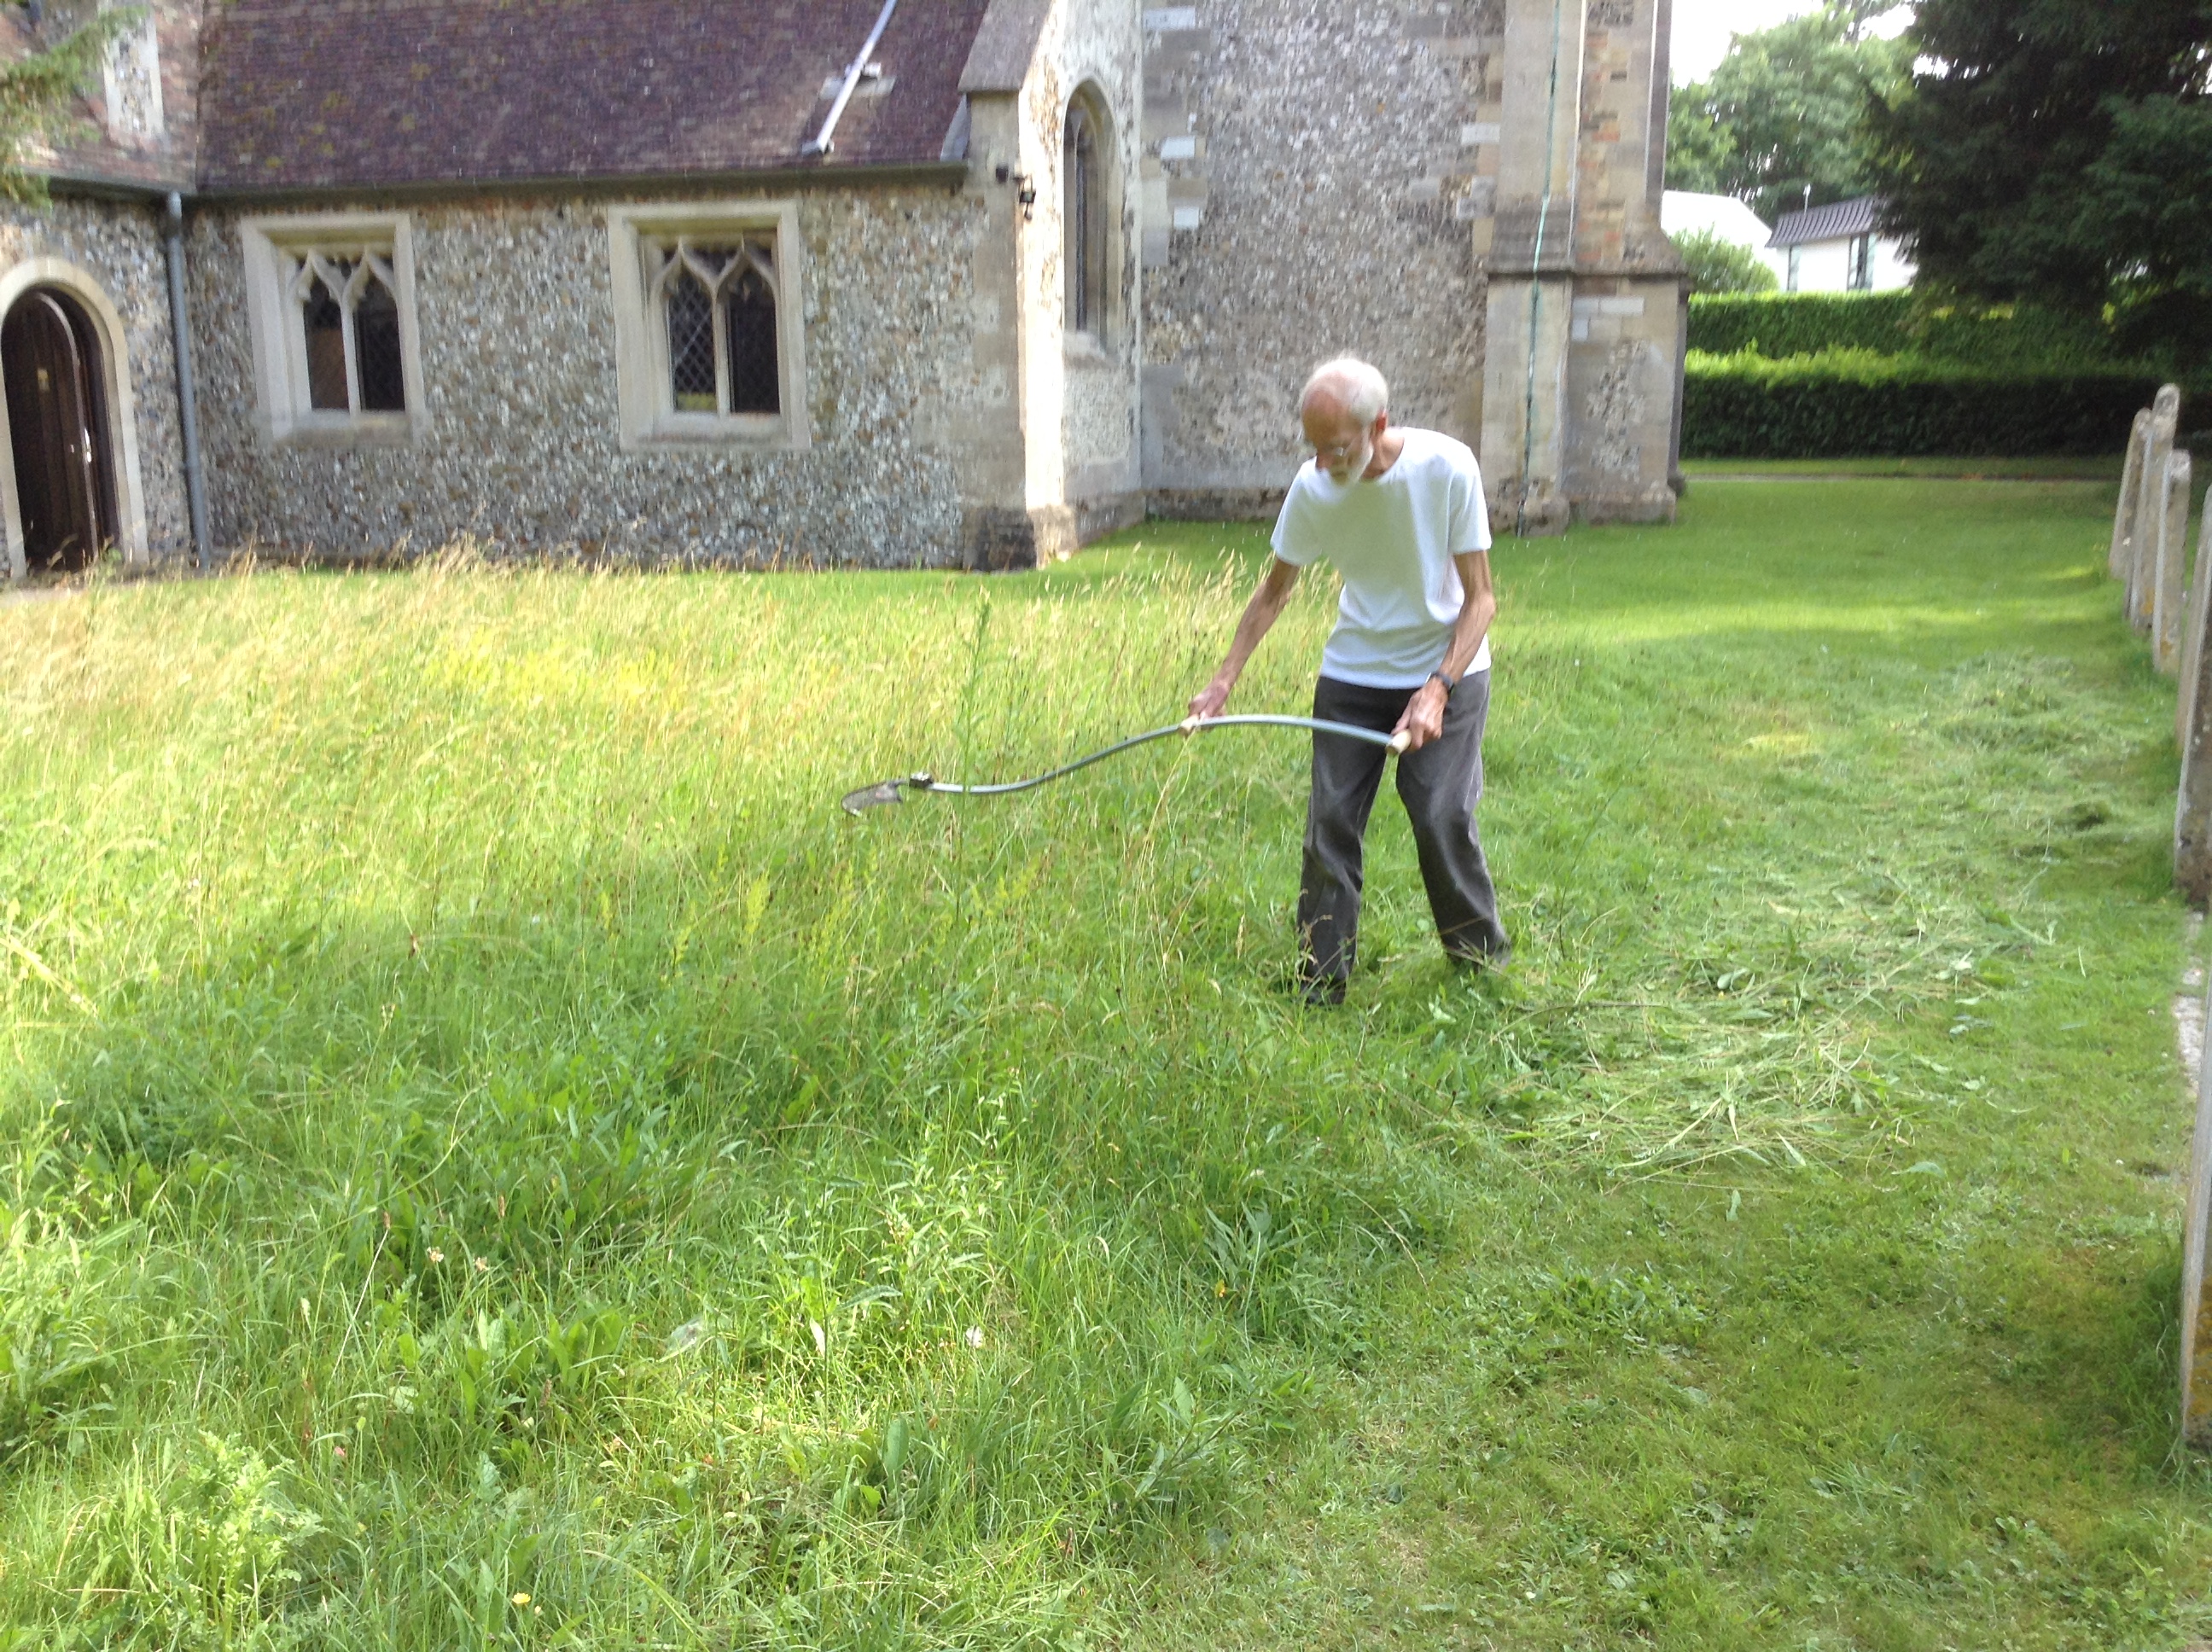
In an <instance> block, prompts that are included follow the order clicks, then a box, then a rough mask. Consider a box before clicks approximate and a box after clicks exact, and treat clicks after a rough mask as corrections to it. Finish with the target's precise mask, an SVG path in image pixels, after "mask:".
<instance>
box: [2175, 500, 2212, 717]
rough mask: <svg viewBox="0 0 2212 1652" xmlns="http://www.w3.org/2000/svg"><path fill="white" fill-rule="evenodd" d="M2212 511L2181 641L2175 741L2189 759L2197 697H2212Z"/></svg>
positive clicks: (2206, 523)
mask: <svg viewBox="0 0 2212 1652" xmlns="http://www.w3.org/2000/svg"><path fill="white" fill-rule="evenodd" d="M2208 559H2212V511H2207V512H2205V513H2204V521H2203V526H2202V528H2201V530H2200V531H2199V532H2198V535H2197V564H2196V573H2195V576H2194V577H2193V578H2192V579H2191V580H2190V581H2189V620H2188V623H2187V625H2186V627H2185V629H2184V631H2183V633H2182V638H2181V691H2180V692H2179V694H2177V695H2174V707H2173V740H2174V744H2176V745H2178V746H2179V747H2180V748H2181V750H2182V752H2183V754H2184V755H2186V754H2187V752H2188V750H2189V731H2190V730H2191V728H2192V727H2194V726H2196V721H2197V697H2198V696H2199V695H2204V694H2208V693H2212V689H2206V688H2205V687H2204V686H2203V677H2204V667H2205V665H2206V654H2207V653H2208V651H2212V638H2208V637H2207V635H2205V628H2206V627H2207V626H2212V560H2208Z"/></svg>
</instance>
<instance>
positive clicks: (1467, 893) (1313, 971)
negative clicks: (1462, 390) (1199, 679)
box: [1190, 358, 1512, 1004]
mask: <svg viewBox="0 0 2212 1652" xmlns="http://www.w3.org/2000/svg"><path fill="white" fill-rule="evenodd" d="M1298 415H1299V418H1300V420H1301V421H1302V422H1303V423H1304V427H1305V439H1306V441H1307V442H1308V444H1309V445H1310V446H1311V447H1312V448H1313V450H1314V456H1313V458H1312V459H1310V461H1309V462H1308V463H1307V464H1306V465H1304V466H1303V467H1302V468H1301V469H1300V470H1299V471H1298V474H1297V480H1296V481H1294V482H1292V483H1291V491H1290V495H1289V496H1288V497H1287V498H1285V500H1284V501H1283V510H1282V514H1281V516H1280V517H1279V519H1277V521H1276V523H1275V538H1274V546H1275V560H1274V562H1273V565H1272V566H1270V567H1269V568H1268V569H1267V577H1266V578H1264V579H1263V580H1261V581H1260V588H1259V589H1258V590H1256V591H1255V592H1253V593H1252V600H1251V601H1250V602H1249V604H1246V606H1245V609H1244V616H1243V619H1242V620H1241V621H1239V622H1238V623H1237V635H1236V638H1235V640H1234V641H1231V644H1230V646H1229V656H1228V658H1227V659H1225V660H1223V661H1222V663H1221V669H1220V670H1219V671H1217V672H1215V673H1214V676H1213V680H1212V682H1211V683H1207V684H1206V687H1205V689H1203V690H1201V691H1200V693H1199V694H1198V695H1197V696H1196V697H1194V699H1193V700H1192V701H1191V702H1190V710H1191V714H1192V715H1193V716H1194V717H1199V718H1208V717H1218V716H1219V715H1221V714H1222V711H1223V709H1224V708H1225V707H1226V706H1227V705H1228V703H1229V695H1230V693H1231V690H1232V689H1235V688H1236V686H1237V677H1239V676H1241V675H1242V674H1243V670H1244V666H1245V664H1246V662H1248V661H1249V659H1251V658H1252V654H1253V651H1254V650H1255V649H1256V648H1257V647H1259V646H1260V641H1261V638H1262V637H1264V636H1266V635H1267V632H1268V629H1269V628H1270V627H1272V626H1273V624H1274V623H1275V621H1276V619H1277V617H1278V616H1280V615H1281V613H1282V611H1283V609H1284V606H1285V604H1287V603H1288V602H1289V601H1290V598H1291V590H1292V589H1293V588H1294V587H1295V586H1297V582H1298V573H1299V570H1300V569H1302V568H1305V567H1306V566H1307V565H1308V564H1309V563H1310V562H1316V561H1318V560H1319V559H1321V558H1322V557H1324V556H1325V557H1327V558H1328V560H1329V562H1331V563H1332V564H1334V567H1335V568H1336V571H1337V572H1338V574H1340V575H1341V576H1342V578H1343V580H1344V598H1343V601H1342V603H1341V604H1340V606H1339V609H1338V614H1337V622H1336V629H1335V631H1334V633H1333V634H1332V635H1330V637H1329V640H1328V647H1326V648H1325V649H1323V651H1322V663H1321V681H1320V683H1318V684H1317V685H1316V688H1315V689H1314V708H1313V714H1314V715H1315V716H1316V717H1318V718H1323V719H1326V720H1328V721H1330V722H1335V723H1352V724H1356V725H1358V726H1360V727H1362V728H1370V729H1374V730H1376V731H1378V732H1385V731H1387V732H1390V733H1393V734H1395V733H1398V732H1401V731H1402V732H1404V733H1405V734H1407V736H1408V737H1409V738H1410V742H1411V744H1410V746H1409V748H1408V750H1407V752H1406V754H1405V756H1402V757H1401V758H1400V759H1399V760H1398V796H1399V797H1400V799H1401V800H1402V801H1403V802H1404V803H1405V805H1406V813H1407V816H1408V817H1410V818H1411V820H1412V822H1413V842H1414V844H1415V846H1416V847H1418V849H1419V852H1420V860H1421V880H1422V882H1423V883H1424V884H1426V885H1427V886H1428V892H1429V908H1430V910H1431V912H1433V913H1434V914H1436V920H1437V934H1438V936H1439V937H1441V938H1442V939H1443V946H1444V951H1445V953H1446V954H1447V955H1448V956H1449V957H1452V958H1453V959H1455V960H1456V961H1459V962H1462V963H1468V964H1471V965H1480V964H1489V965H1492V966H1495V965H1498V964H1502V963H1504V962H1505V960H1506V959H1507V958H1508V957H1510V956H1511V953H1512V946H1511V944H1510V942H1509V941H1508V940H1507V939H1506V937H1505V932H1504V930H1503V929H1501V928H1499V927H1498V891H1497V890H1496V889H1495V888H1494V887H1493V886H1492V884H1491V881H1490V869H1489V867H1488V866H1487V865H1486V864H1485V863H1484V860H1483V856H1482V844H1481V841H1480V839H1479V838H1478V837H1477V836H1476V835H1475V827H1474V805H1475V803H1476V800H1477V799H1479V798H1480V796H1481V795H1482V726H1483V722H1484V720H1485V718H1486V716H1487V714H1488V713H1489V709H1490V642H1489V633H1490V623H1491V621H1492V619H1493V618H1494V617H1495V616H1496V615H1497V612H1498V599H1497V597H1496V596H1495V594H1494V593H1493V592H1492V589H1491V584H1490V513H1489V509H1488V507H1486V504H1485V502H1484V500H1483V496H1482V477H1481V473H1480V471H1479V470H1478V469H1477V468H1476V465H1475V461H1474V454H1473V453H1471V452H1468V449H1467V447H1466V446H1464V445H1463V444H1462V443H1460V442H1456V441H1454V440H1452V439H1451V438H1450V437H1449V436H1443V435H1439V434H1437V433H1436V432H1434V431H1432V430H1419V429H1412V428H1394V427H1393V426H1392V424H1391V423H1390V415H1389V387H1388V386H1386V385H1385V384H1384V383H1383V375H1382V374H1380V373H1378V372H1376V370H1375V369H1374V368H1373V367H1370V366H1369V365H1368V364H1367V363H1366V362H1364V361H1353V360H1351V359H1349V358H1346V359H1344V360H1340V361H1330V362H1328V363H1325V364H1324V365H1323V366H1322V367H1318V368H1316V370H1315V372H1314V375H1313V377H1312V378H1311V379H1310V380H1307V382H1306V387H1305V392H1304V394H1303V395H1302V396H1301V397H1300V398H1298ZM1385 758H1386V754H1385V753H1384V752H1383V750H1381V749H1380V748H1379V747H1376V746H1371V745H1368V744H1365V743H1364V742H1362V741H1358V740H1352V739H1347V738H1345V737H1344V736H1342V735H1329V734H1319V733H1317V734H1316V735H1315V736H1314V742H1313V792H1312V795H1311V798H1310V801H1309V802H1308V804H1307V808H1306V841H1305V865H1304V872H1303V875H1302V877H1301V878H1300V881H1299V887H1298V936H1299V940H1300V943H1301V945H1302V947H1303V949H1304V959H1303V965H1302V969H1301V974H1300V985H1301V987H1302V989H1303V991H1304V994H1305V996H1306V998H1307V999H1308V1000H1309V1001H1311V1002H1315V1003H1323V1004H1340V1003H1342V1002H1343V1000H1344V989H1345V982H1346V980H1347V979H1348V978H1349V977H1350V975H1351V974H1352V961H1353V956H1354V951H1355V947H1356V944H1357V941H1358V930H1359V893H1360V886H1361V871H1360V863H1361V856H1362V849H1363V840H1364V838H1365V835H1366V832H1367V817H1368V814H1369V812H1370V811H1371V810H1372V809H1373V808H1374V806H1375V793H1376V787H1379V786H1380V785H1381V784H1382V780H1383V762H1384V761H1385Z"/></svg>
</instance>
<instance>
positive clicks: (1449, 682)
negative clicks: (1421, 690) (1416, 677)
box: [1424, 670, 1459, 700]
mask: <svg viewBox="0 0 2212 1652" xmlns="http://www.w3.org/2000/svg"><path fill="white" fill-rule="evenodd" d="M1428 681H1429V682H1431V683H1443V685H1444V698H1445V699H1447V700H1449V699H1450V698H1451V695H1452V690H1453V689H1455V688H1457V687H1458V686H1459V679H1458V678H1457V677H1447V676H1445V675H1444V673H1443V671H1442V670H1437V671H1431V672H1430V673H1429V676H1428ZM1424 686H1425V685H1424Z"/></svg>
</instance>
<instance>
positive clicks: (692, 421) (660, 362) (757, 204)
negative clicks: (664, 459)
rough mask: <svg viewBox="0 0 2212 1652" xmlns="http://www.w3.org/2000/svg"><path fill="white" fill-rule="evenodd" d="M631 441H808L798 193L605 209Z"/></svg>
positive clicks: (765, 445) (625, 426) (621, 399)
mask: <svg viewBox="0 0 2212 1652" xmlns="http://www.w3.org/2000/svg"><path fill="white" fill-rule="evenodd" d="M607 236H608V246H609V251H610V253H611V257H612V260H613V268H612V273H613V277H614V279H613V292H612V296H613V299H614V308H615V315H614V320H615V367H616V374H615V377H616V388H617V408H618V411H619V414H620V417H621V437H622V443H623V446H624V447H625V448H628V449H639V448H651V447H659V446H678V447H682V446H705V447H737V448H745V447H751V448H762V449H779V448H781V449H793V448H803V447H805V446H808V445H809V442H810V440H811V438H810V432H809V428H808V418H807V393H806V361H805V339H806V330H805V317H804V304H805V299H804V295H805V290H806V285H805V254H806V244H805V239H804V238H803V237H802V236H801V235H800V234H799V206H798V203H797V202H795V201H788V200H786V201H762V200H740V201H723V202H713V201H692V202H681V203H663V204H657V205H656V204H647V203H638V204H635V205H629V204H619V205H614V206H610V207H609V208H608V209H607Z"/></svg>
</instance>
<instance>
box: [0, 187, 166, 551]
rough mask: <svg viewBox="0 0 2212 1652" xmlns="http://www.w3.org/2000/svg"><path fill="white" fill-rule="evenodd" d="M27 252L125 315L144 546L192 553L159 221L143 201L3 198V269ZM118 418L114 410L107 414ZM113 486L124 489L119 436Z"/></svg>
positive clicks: (117, 435)
mask: <svg viewBox="0 0 2212 1652" xmlns="http://www.w3.org/2000/svg"><path fill="white" fill-rule="evenodd" d="M27 258H59V259H62V260H63V261H64V262H66V263H69V264H74V265H76V267H77V268H78V269H79V270H82V271H83V272H84V274H85V275H86V276H88V277H89V278H90V279H91V280H92V281H93V282H94V283H96V284H97V285H98V287H99V288H100V291H101V293H103V294H104V295H106V299H107V301H108V302H109V303H111V304H112V305H113V306H114V307H115V310H116V313H118V315H119V316H121V317H122V319H123V328H124V336H125V355H126V357H127V358H128V362H127V364H128V367H129V369H130V374H131V399H132V401H133V402H134V403H135V404H136V405H135V408H134V414H135V420H136V432H137V448H138V487H139V497H140V500H141V501H142V502H143V505H144V507H145V512H146V550H147V554H148V556H149V557H150V558H151V559H152V560H154V561H155V562H160V561H162V560H164V559H166V558H168V557H173V556H185V555H189V554H190V552H191V548H192V547H191V515H190V513H189V512H188V511H187V510H186V509H185V461H184V446H183V439H182V437H181V436H179V434H178V432H179V423H178V416H177V366H176V356H175V354H174V351H173V348H172V343H171V335H170V331H169V287H168V280H169V276H168V265H167V261H166V259H165V258H164V255H163V249H162V229H161V218H160V217H159V216H157V215H156V213H155V209H153V208H152V207H149V206H136V205H125V204H122V203H115V202H106V201H88V200H77V199H63V198H57V199H55V200H54V202H53V203H52V204H51V205H50V206H47V207H45V208H37V207H29V206H24V205H21V204H20V203H15V202H4V203H0V273H4V272H5V271H6V270H10V269H13V268H14V267H15V265H16V264H21V262H23V261H24V260H25V259H27ZM114 416H118V415H117V414H115V413H114V412H112V411H111V417H114ZM114 448H115V452H114V455H113V458H114V461H115V462H116V463H117V465H118V476H117V477H116V485H117V488H118V492H119V491H120V489H121V487H122V477H121V475H120V474H119V465H120V461H121V439H120V433H119V432H117V433H115V440H114Z"/></svg>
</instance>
